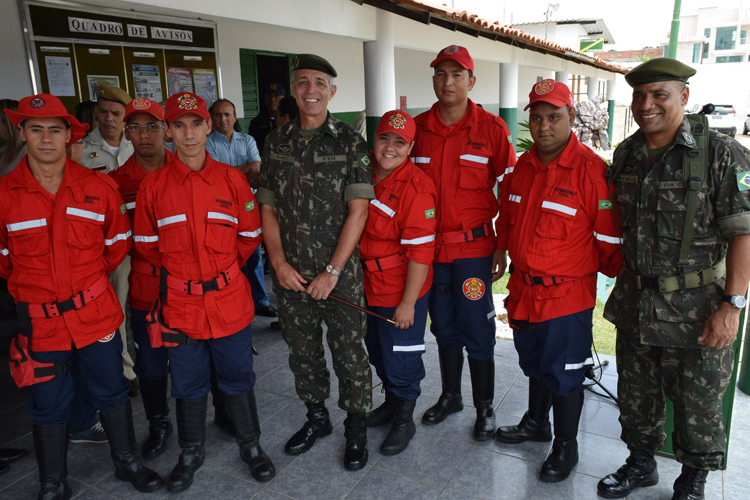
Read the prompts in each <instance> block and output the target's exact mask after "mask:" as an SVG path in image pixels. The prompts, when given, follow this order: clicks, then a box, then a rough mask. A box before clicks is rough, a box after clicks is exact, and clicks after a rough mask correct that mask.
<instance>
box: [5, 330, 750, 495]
mask: <svg viewBox="0 0 750 500" xmlns="http://www.w3.org/2000/svg"><path fill="white" fill-rule="evenodd" d="M270 321H271V320H270V319H269V318H258V319H256V322H255V323H254V324H253V330H254V331H253V333H254V336H255V341H254V342H255V346H256V347H257V349H258V351H260V356H256V357H255V371H256V373H257V376H258V383H257V386H256V395H257V399H258V406H259V413H260V419H261V422H262V431H263V437H262V444H263V448H264V449H265V450H266V451H267V452H268V454H269V455H270V456H271V458H272V459H273V461H274V464H275V465H276V470H277V471H278V475H277V477H276V478H275V479H274V480H273V481H271V482H269V483H265V484H262V483H257V482H255V481H254V480H253V479H252V477H251V476H250V472H249V470H248V468H247V466H246V465H245V464H244V463H243V462H242V461H241V460H240V458H239V455H238V451H237V445H236V444H235V443H234V440H233V439H232V438H231V437H229V436H227V435H226V434H224V433H223V432H222V431H221V430H219V429H218V428H217V427H216V426H214V425H213V424H212V418H211V417H210V416H209V418H208V431H207V456H206V462H205V466H204V467H203V468H202V469H201V470H200V471H199V472H198V473H197V474H196V477H195V482H194V483H193V485H192V487H191V488H190V489H188V490H187V491H186V492H184V493H182V494H180V495H176V496H177V497H181V498H185V499H192V498H196V499H208V498H211V499H215V500H223V499H234V498H237V499H243V500H244V499H251V498H252V499H256V500H280V499H289V498H293V499H300V500H305V499H316V500H317V499H321V500H328V499H337V498H346V499H387V500H398V499H408V500H421V499H425V500H427V499H436V498H439V499H440V500H447V499H450V500H459V499H469V498H487V499H490V498H491V499H508V500H511V499H519V500H522V499H523V500H528V499H534V500H542V499H575V500H579V499H580V500H584V499H595V498H598V497H597V496H596V483H597V481H598V480H599V478H601V477H602V476H604V475H606V474H608V473H610V472H613V471H615V470H616V469H617V468H618V467H619V466H620V465H621V464H622V462H623V461H624V459H625V457H626V454H627V450H626V447H625V445H624V444H623V443H622V442H621V441H620V440H619V439H618V436H619V432H620V427H619V424H618V422H617V416H618V411H617V408H616V407H615V406H614V405H613V404H612V403H611V402H609V401H608V400H606V399H604V398H601V397H598V396H596V395H594V394H592V393H590V392H587V396H586V403H585V405H584V410H583V415H582V418H581V425H580V429H581V432H580V434H579V445H580V462H579V464H578V465H577V466H576V468H575V472H574V473H573V474H572V475H571V477H570V478H569V479H568V480H566V481H564V482H562V483H558V484H545V483H541V482H539V481H538V478H537V475H538V471H539V468H540V466H541V463H542V462H543V461H544V459H545V457H546V455H547V452H548V450H549V444H548V443H533V444H528V443H524V444H521V445H502V444H499V443H497V442H495V441H494V440H493V441H489V442H475V441H474V440H473V439H472V432H471V429H472V425H473V423H474V411H473V408H471V407H470V406H468V404H470V403H471V388H470V380H469V374H468V367H466V368H465V370H464V384H463V387H464V388H463V390H464V403H465V404H467V403H468V404H467V407H466V408H465V409H464V411H463V412H461V413H458V414H455V415H453V416H451V417H449V418H448V420H446V421H445V422H443V423H442V424H440V425H438V426H435V427H427V426H424V425H422V424H421V423H420V421H419V418H421V413H422V412H423V411H424V409H425V408H427V407H428V406H430V405H431V404H432V402H433V400H434V399H435V398H436V397H437V396H438V394H439V392H440V376H439V369H438V364H437V346H436V345H435V340H434V338H432V336H431V335H430V334H429V332H428V333H427V338H428V339H429V342H428V344H427V352H426V353H425V355H424V360H425V364H426V369H427V378H426V379H425V380H424V381H423V383H422V393H423V394H422V397H421V398H420V399H419V401H418V404H417V410H416V413H417V416H416V418H417V435H416V436H415V438H414V439H413V440H412V442H411V444H410V446H409V448H408V449H407V450H406V451H405V452H403V453H402V454H400V455H397V456H395V457H383V456H382V455H381V454H380V453H379V451H378V448H379V445H380V442H381V441H382V440H383V438H384V437H385V435H386V432H387V429H386V428H378V429H370V430H369V432H368V439H369V443H370V460H369V463H368V465H367V467H366V468H365V469H363V470H361V471H357V472H349V471H346V470H344V468H343V465H342V456H343V449H344V431H343V419H344V417H345V414H344V413H343V412H342V411H340V410H338V409H337V408H336V394H337V387H338V384H337V381H336V377H335V375H333V376H332V385H333V387H332V389H331V394H332V395H333V397H332V398H330V399H329V400H328V407H329V409H330V410H331V418H332V419H333V421H334V423H335V427H334V432H333V434H332V435H330V436H328V437H326V438H324V439H322V440H320V441H319V442H318V443H316V445H315V446H314V447H313V449H312V450H310V451H309V452H307V453H305V454H304V455H301V456H299V457H292V456H289V455H286V454H284V443H285V442H286V439H288V438H289V436H291V435H292V434H293V433H294V432H295V431H296V430H297V429H298V428H299V427H300V426H301V425H302V422H303V420H304V415H305V409H304V405H303V404H302V403H301V402H300V401H299V399H298V398H297V396H296V394H295V392H294V379H293V377H292V374H291V372H290V370H289V367H288V365H287V359H286V358H287V351H286V345H285V343H284V341H283V340H282V339H281V336H280V335H279V333H278V332H277V331H273V330H271V329H270V328H269V324H270ZM601 358H602V359H609V360H610V365H609V367H607V368H606V369H605V370H604V375H603V379H604V383H605V384H606V386H607V387H608V388H610V389H611V390H613V391H615V390H616V385H617V384H616V380H617V378H616V374H615V367H614V363H615V360H614V358H613V357H611V356H601ZM495 361H496V365H497V369H496V390H495V404H496V405H497V423H498V425H508V424H513V423H516V422H517V421H518V420H519V418H520V417H521V416H522V415H523V413H524V411H525V409H526V398H527V386H528V382H527V380H526V379H525V377H524V376H523V374H522V373H521V371H520V369H519V368H518V364H517V359H516V352H515V349H514V347H513V343H512V342H511V341H507V340H498V343H497V347H496V349H495ZM6 362H7V359H6V358H0V365H4V364H5V363H6ZM329 365H330V360H329ZM377 383H378V382H377V381H376V384H377ZM374 399H375V404H376V405H378V404H380V403H381V402H382V400H383V394H382V393H381V392H380V385H376V387H375V390H374ZM27 400H28V398H27V396H26V393H25V391H23V390H19V389H17V388H16V387H15V386H14V384H13V382H12V380H11V378H10V376H9V374H8V371H7V370H0V423H1V424H0V446H8V447H16V448H26V449H27V450H29V455H28V456H27V457H26V458H24V459H23V460H21V461H20V462H17V463H15V464H13V465H12V466H11V467H12V468H11V471H10V472H9V473H7V474H4V475H2V476H0V498H2V499H8V500H11V499H13V500H15V499H33V498H36V494H37V491H38V483H37V480H38V478H37V469H36V461H35V459H34V453H33V445H32V437H31V421H30V420H29V418H28V417H27V416H26V412H25V407H26V403H27ZM170 401H171V400H170ZM133 408H134V413H135V423H136V435H137V437H138V440H139V442H142V441H143V440H144V438H145V435H146V433H147V423H146V419H145V415H144V413H143V405H142V404H141V402H140V398H139V397H138V398H135V400H134V401H133ZM209 408H211V406H210V405H209ZM211 413H212V411H209V414H211ZM171 416H172V419H173V422H174V411H173V412H172V414H171ZM179 451H180V450H179V447H178V445H177V437H176V436H174V437H172V438H171V439H170V444H169V448H168V450H167V453H165V454H164V455H162V456H161V457H159V458H157V459H154V460H147V461H144V463H145V464H146V465H147V466H149V467H151V468H153V469H154V470H156V471H157V472H159V473H160V474H161V475H162V477H166V476H168V474H169V471H170V470H171V469H172V467H173V466H174V464H175V463H176V461H177V456H178V455H179ZM657 460H658V462H659V470H660V474H661V478H662V482H661V483H659V484H658V485H657V486H655V487H652V488H646V489H644V490H641V491H636V492H635V493H634V494H633V495H631V496H630V497H628V498H630V499H665V500H666V499H669V498H671V495H672V482H673V480H674V478H675V477H677V475H678V474H679V464H677V463H676V462H674V461H672V460H668V459H665V458H657ZM68 468H69V472H70V478H71V481H70V482H71V486H72V488H73V494H74V498H78V499H81V500H98V499H112V498H117V499H124V500H125V499H127V500H130V499H140V498H143V499H147V498H148V499H161V498H165V497H170V496H172V495H169V494H168V492H167V490H166V487H165V488H163V489H161V490H159V491H158V492H155V493H150V494H142V493H138V492H137V491H135V490H134V489H133V488H132V487H131V486H130V484H129V483H125V482H122V481H118V480H117V479H115V477H114V475H113V468H112V464H111V462H110V458H109V448H108V446H107V445H91V444H89V445H83V444H71V445H70V450H69V453H68ZM748 491H750V398H748V397H747V396H745V395H743V394H742V393H740V392H739V391H738V392H737V397H736V399H735V409H734V420H733V426H732V434H731V441H730V447H729V467H728V468H727V470H726V471H724V472H716V473H711V474H710V475H709V477H708V485H707V495H706V498H708V499H710V500H714V499H724V500H730V499H732V500H740V499H747V498H748V497H750V494H749V493H748Z"/></svg>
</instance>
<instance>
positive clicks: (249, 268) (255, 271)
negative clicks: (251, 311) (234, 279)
mask: <svg viewBox="0 0 750 500" xmlns="http://www.w3.org/2000/svg"><path fill="white" fill-rule="evenodd" d="M242 273H243V274H244V275H245V277H246V278H247V281H249V282H250V290H251V291H252V294H253V302H254V303H255V309H263V308H264V307H266V306H267V305H268V304H270V302H269V299H268V294H267V293H266V279H265V277H264V273H263V259H261V255H260V245H259V246H258V248H256V249H255V251H254V252H253V253H252V254H250V257H248V259H247V262H245V265H244V266H243V267H242Z"/></svg>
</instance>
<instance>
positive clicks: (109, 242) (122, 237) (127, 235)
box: [104, 231, 133, 246]
mask: <svg viewBox="0 0 750 500" xmlns="http://www.w3.org/2000/svg"><path fill="white" fill-rule="evenodd" d="M132 235H133V231H128V232H127V233H121V234H118V235H116V236H115V237H114V238H112V239H111V240H107V239H105V240H104V244H105V245H107V246H109V245H113V244H115V243H117V242H118V241H120V240H127V239H128V238H130V237H131V236H132Z"/></svg>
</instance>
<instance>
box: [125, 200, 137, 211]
mask: <svg viewBox="0 0 750 500" xmlns="http://www.w3.org/2000/svg"><path fill="white" fill-rule="evenodd" d="M125 208H127V209H128V210H133V209H134V208H135V202H134V201H131V202H130V203H126V204H125Z"/></svg>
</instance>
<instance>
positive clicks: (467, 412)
mask: <svg viewBox="0 0 750 500" xmlns="http://www.w3.org/2000/svg"><path fill="white" fill-rule="evenodd" d="M434 401H435V402H436V401H437V398H435V400H434ZM476 420H477V414H476V411H475V410H474V408H470V407H466V406H464V409H463V410H462V411H460V412H458V413H454V414H452V415H449V416H448V418H446V419H445V420H444V421H443V422H441V423H439V424H437V425H424V424H423V423H422V422H421V420H418V421H417V433H421V434H427V435H428V436H435V437H439V438H442V439H445V440H447V441H453V442H456V443H466V444H474V423H475V422H476Z"/></svg>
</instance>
